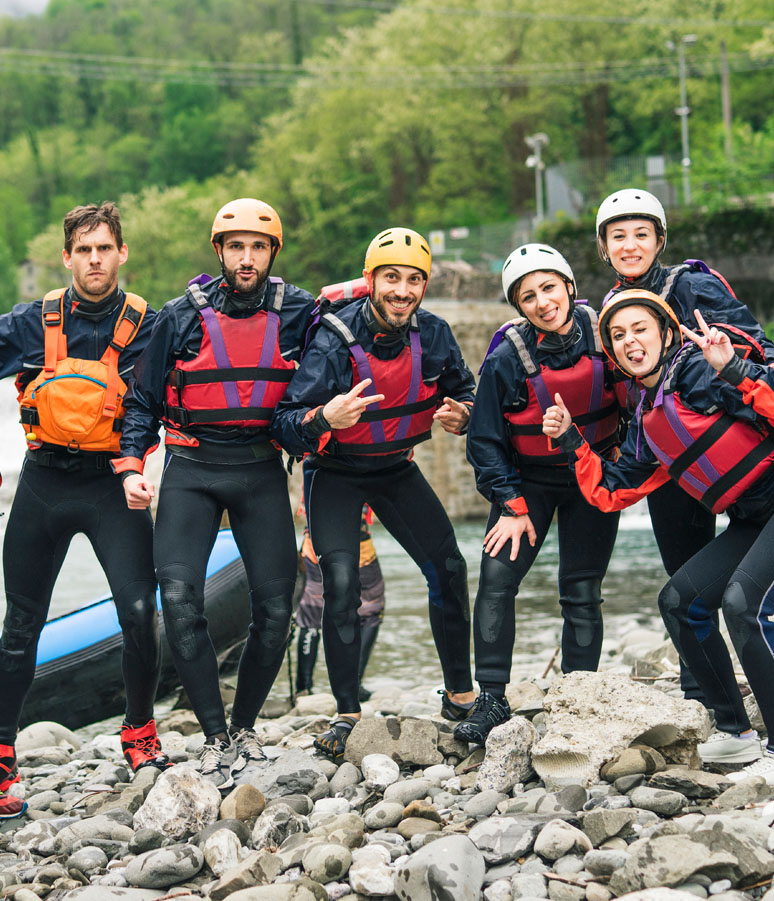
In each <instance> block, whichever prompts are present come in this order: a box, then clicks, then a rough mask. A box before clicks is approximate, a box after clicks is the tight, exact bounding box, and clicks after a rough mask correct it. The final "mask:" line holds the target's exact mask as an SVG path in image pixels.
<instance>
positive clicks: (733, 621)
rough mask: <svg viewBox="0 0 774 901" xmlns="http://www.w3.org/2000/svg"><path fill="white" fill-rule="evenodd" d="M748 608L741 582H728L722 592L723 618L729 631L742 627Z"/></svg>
mask: <svg viewBox="0 0 774 901" xmlns="http://www.w3.org/2000/svg"><path fill="white" fill-rule="evenodd" d="M749 607H750V605H749V603H748V601H747V595H746V593H745V590H744V585H742V583H741V582H736V581H735V582H729V583H728V585H727V586H726V590H725V591H724V592H723V617H724V618H725V620H726V624H727V625H728V628H729V631H732V630H733V629H734V628H737V629H738V628H739V627H740V626H743V625H744V622H745V619H746V617H747V616H748V614H749Z"/></svg>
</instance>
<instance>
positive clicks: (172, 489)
mask: <svg viewBox="0 0 774 901" xmlns="http://www.w3.org/2000/svg"><path fill="white" fill-rule="evenodd" d="M278 290H279V289H278V287H277V284H276V283H274V282H272V283H267V284H266V286H265V288H264V291H263V292H262V293H261V295H260V296H259V297H257V298H254V299H252V300H249V301H244V299H243V298H239V297H238V296H235V295H234V294H232V293H231V292H230V291H229V290H228V287H227V286H226V285H225V284H224V283H222V282H221V280H220V279H214V280H212V281H210V282H209V283H207V284H205V285H203V287H202V291H203V294H204V295H205V296H206V297H207V298H208V299H209V301H210V304H211V307H212V309H214V310H216V311H217V312H218V313H220V314H222V315H223V316H225V317H228V318H229V319H230V320H234V323H233V324H230V328H231V329H233V330H234V332H235V333H239V327H238V326H237V325H236V322H238V321H239V320H242V319H248V318H253V317H256V316H259V315H260V314H261V313H263V312H264V311H266V310H268V309H270V308H271V303H272V301H273V299H274V298H275V297H276V292H277V291H278ZM313 307H314V299H313V298H312V296H311V295H310V294H308V293H307V292H306V291H302V290H301V289H300V288H296V287H294V286H293V285H290V284H286V285H284V297H283V301H282V308H281V311H280V313H279V330H278V337H277V341H278V349H279V354H280V355H281V357H282V359H283V360H285V361H293V360H297V359H298V357H299V355H300V351H301V346H302V344H303V339H304V335H305V332H306V326H307V321H308V319H309V315H310V313H311V311H312V308H313ZM253 321H257V320H253ZM246 328H247V326H246ZM203 339H204V331H203V328H202V319H201V318H200V315H199V313H198V312H197V309H196V308H195V306H194V305H193V304H192V303H191V299H190V298H187V297H185V296H184V297H181V298H178V299H176V300H173V301H170V302H169V303H168V304H166V306H165V307H164V308H163V310H162V311H161V313H160V314H159V316H158V319H157V325H156V327H155V328H154V331H153V335H152V337H151V340H150V342H149V345H148V349H147V351H146V353H145V354H143V356H142V358H141V359H140V361H139V362H138V365H137V368H136V371H135V376H136V380H135V382H134V384H133V390H132V392H131V393H130V395H129V397H128V398H127V402H126V405H127V414H126V419H127V422H126V425H125V427H124V432H123V434H122V439H121V450H122V452H123V454H124V457H123V458H122V460H121V461H119V462H118V463H117V467H120V469H121V470H122V471H124V472H133V471H134V472H139V471H141V470H142V460H143V458H144V457H145V456H146V454H147V453H148V451H149V449H151V448H152V447H154V446H155V445H156V444H157V443H158V427H159V422H160V421H165V420H167V418H168V408H167V406H166V399H167V396H168V395H167V385H168V383H169V378H170V373H171V371H172V369H173V368H174V367H175V366H176V363H177V361H192V360H195V359H196V358H197V357H198V356H199V355H200V353H201V352H202V347H203ZM258 357H259V348H257V347H256V351H255V360H254V361H253V363H252V365H253V366H258V362H259V360H258ZM242 377H243V378H247V376H246V375H243V376H242ZM227 418H229V419H230V418H232V417H231V416H229V417H227ZM174 432H175V434H176V436H177V437H176V438H174V439H172V440H175V441H178V442H179V443H176V444H173V443H171V438H170V430H169V428H168V429H167V451H168V454H167V460H166V463H165V469H164V476H163V479H162V482H161V487H160V490H159V504H158V510H157V513H156V533H155V541H154V557H155V561H156V572H157V575H158V579H159V587H160V589H161V603H162V608H163V611H164V624H165V628H166V632H167V637H168V638H169V642H170V647H171V649H172V654H173V657H174V660H175V666H176V668H177V671H178V674H179V675H180V678H181V681H182V682H183V686H184V687H185V689H186V691H187V693H188V696H189V698H190V699H191V704H192V706H193V709H194V712H195V713H196V716H197V718H198V720H199V722H200V724H201V727H202V730H203V731H204V733H205V735H208V736H212V735H217V734H219V733H223V732H225V731H226V720H225V714H224V709H223V703H222V701H221V697H220V691H219V687H218V662H217V658H216V654H215V650H214V648H213V645H212V642H211V640H210V636H209V633H208V631H207V620H206V618H205V616H204V580H205V571H206V566H207V560H208V558H209V555H210V551H211V550H212V546H213V544H214V542H215V537H216V533H217V530H218V527H219V525H220V521H221V517H222V514H223V512H224V510H227V511H228V513H229V518H230V522H231V528H232V530H233V533H234V539H235V541H236V543H237V547H238V548H239V552H240V554H241V556H242V559H243V561H244V564H245V569H246V571H247V579H248V585H249V587H250V612H251V624H250V627H249V633H248V636H247V642H246V644H245V647H244V651H243V653H242V657H241V660H240V664H239V678H238V681H237V691H236V697H235V699H234V706H233V712H232V715H231V723H232V725H233V726H234V727H238V728H252V726H253V724H254V722H255V719H256V717H257V715H258V712H259V710H260V708H261V706H262V704H263V702H264V700H265V699H266V697H267V695H268V693H269V690H270V689H271V686H272V684H273V682H274V679H275V677H276V675H277V672H278V670H279V668H280V666H281V664H282V659H283V656H284V653H285V648H286V645H287V637H288V631H289V626H290V616H291V611H292V599H293V588H294V585H295V580H296V546H295V531H294V528H293V516H292V511H291V508H290V501H289V498H288V488H287V475H286V473H285V471H284V469H283V467H282V464H281V459H280V452H279V450H278V449H277V448H276V447H275V446H274V445H273V444H272V443H271V442H270V441H269V436H268V428H265V427H259V426H252V425H249V424H245V425H239V424H236V425H218V424H216V423H213V424H206V425H192V426H190V427H178V428H176V429H175V430H174ZM186 442H188V443H186Z"/></svg>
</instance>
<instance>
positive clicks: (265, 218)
mask: <svg viewBox="0 0 774 901" xmlns="http://www.w3.org/2000/svg"><path fill="white" fill-rule="evenodd" d="M258 218H259V219H260V220H261V222H271V216H259V217H258Z"/></svg>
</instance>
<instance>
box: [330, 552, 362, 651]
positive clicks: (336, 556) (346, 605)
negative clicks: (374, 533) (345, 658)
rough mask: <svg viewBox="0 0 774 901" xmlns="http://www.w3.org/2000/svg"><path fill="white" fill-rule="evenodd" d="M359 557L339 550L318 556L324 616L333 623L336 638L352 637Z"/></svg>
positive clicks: (346, 640) (350, 639)
mask: <svg viewBox="0 0 774 901" xmlns="http://www.w3.org/2000/svg"><path fill="white" fill-rule="evenodd" d="M358 564H359V560H358V558H356V557H353V556H352V555H351V554H348V553H346V552H343V551H333V552H332V553H330V554H325V555H324V557H321V558H320V569H321V570H322V574H323V597H324V599H325V606H324V614H323V616H324V620H323V625H324V624H325V621H328V622H332V623H333V624H334V626H335V627H336V631H337V632H338V634H339V638H340V640H341V641H342V642H343V643H344V644H351V643H352V642H353V641H354V640H355V624H356V623H357V620H358V614H357V610H358V607H359V606H360V581H359V576H358V570H359V565H358Z"/></svg>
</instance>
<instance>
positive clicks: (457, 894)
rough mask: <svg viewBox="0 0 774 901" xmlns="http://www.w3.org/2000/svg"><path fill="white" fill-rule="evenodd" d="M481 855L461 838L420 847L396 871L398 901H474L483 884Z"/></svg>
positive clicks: (483, 867) (452, 838) (464, 837)
mask: <svg viewBox="0 0 774 901" xmlns="http://www.w3.org/2000/svg"><path fill="white" fill-rule="evenodd" d="M485 871H486V864H485V863H484V856H483V855H482V853H481V852H480V851H479V850H478V848H476V846H475V845H474V844H473V842H471V841H470V839H469V838H467V837H466V836H464V835H449V836H445V837H444V838H439V839H436V840H435V841H433V842H430V844H429V845H424V846H423V847H422V848H420V849H419V851H417V852H416V853H415V854H412V855H411V857H409V859H408V860H407V861H406V863H404V864H403V865H402V866H401V867H399V868H398V872H397V873H396V874H395V894H396V895H397V896H398V897H399V898H400V899H401V901H438V899H440V898H454V901H478V899H479V895H480V892H481V886H482V885H483V882H484V874H485Z"/></svg>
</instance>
